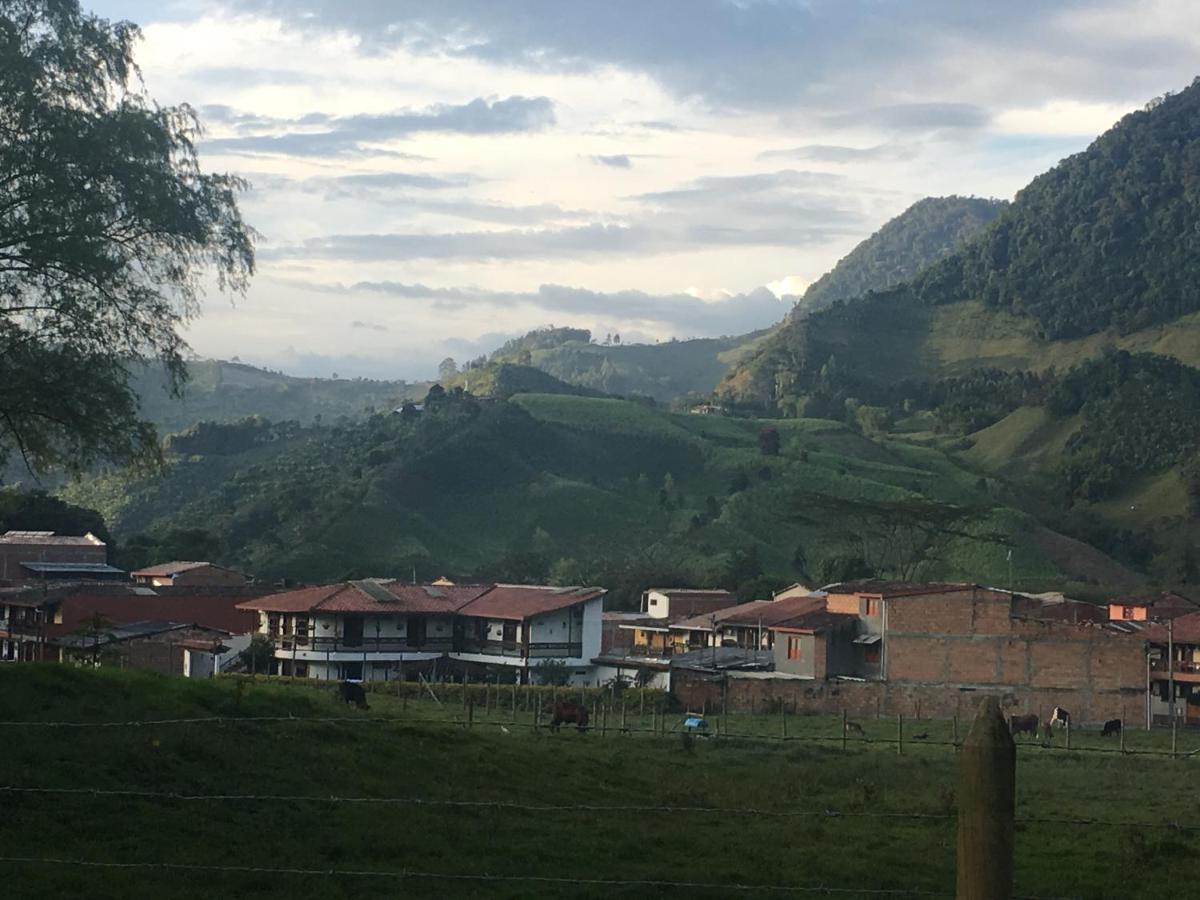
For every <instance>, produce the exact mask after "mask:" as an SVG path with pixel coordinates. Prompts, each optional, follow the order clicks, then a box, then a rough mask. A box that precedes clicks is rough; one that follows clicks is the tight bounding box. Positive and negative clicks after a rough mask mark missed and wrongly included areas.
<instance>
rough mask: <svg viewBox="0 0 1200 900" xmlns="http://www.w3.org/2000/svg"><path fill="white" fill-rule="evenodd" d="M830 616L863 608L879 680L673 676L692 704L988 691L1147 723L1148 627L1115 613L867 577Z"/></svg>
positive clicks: (863, 629) (913, 706)
mask: <svg viewBox="0 0 1200 900" xmlns="http://www.w3.org/2000/svg"><path fill="white" fill-rule="evenodd" d="M826 603H827V609H828V611H829V612H830V613H840V614H843V615H856V616H858V627H857V629H856V633H854V635H853V636H850V635H847V637H846V638H845V639H846V640H851V641H852V642H854V643H855V644H857V645H858V646H859V647H861V646H867V647H870V648H878V674H877V675H875V676H873V677H868V678H857V679H852V678H846V677H845V676H842V677H831V678H828V679H816V678H814V679H802V678H796V677H792V678H783V677H780V678H774V679H762V678H761V677H760V678H757V679H751V678H740V677H739V676H738V673H722V674H721V675H720V676H714V675H713V674H712V673H699V672H694V671H693V672H679V673H678V676H679V677H678V678H676V677H675V674H674V673H673V676H672V690H673V692H675V693H676V694H677V695H679V696H680V697H681V698H683V699H684V700H685V702H688V703H689V704H692V703H694V702H695V701H696V700H699V701H700V702H703V701H704V700H706V699H707V700H708V702H710V703H712V702H719V697H720V696H721V695H722V694H724V695H725V696H727V697H728V700H729V703H730V707H731V708H739V707H743V708H748V707H749V706H750V704H751V702H752V701H753V702H754V703H755V705H759V704H762V703H764V702H770V701H771V700H775V701H777V702H778V701H782V702H784V703H785V704H787V705H788V706H793V705H794V706H795V708H797V709H798V710H801V711H803V710H810V711H814V712H836V711H839V710H841V709H842V708H845V709H847V710H848V711H849V712H851V713H853V714H856V715H869V714H876V713H879V714H889V715H890V714H896V713H903V714H905V715H925V716H935V717H943V716H945V717H949V716H951V715H957V714H963V715H965V714H968V713H969V712H970V711H972V710H974V709H975V707H976V706H977V705H978V702H979V699H980V697H981V696H982V695H984V694H994V695H997V696H999V697H1000V698H1001V701H1002V703H1003V704H1004V705H1005V706H1006V707H1007V708H1008V709H1009V710H1010V711H1012V712H1019V713H1026V712H1033V713H1037V714H1038V715H1039V716H1043V717H1045V716H1048V715H1049V713H1050V711H1051V709H1052V708H1053V707H1055V706H1062V707H1065V708H1067V709H1069V710H1070V711H1071V712H1072V713H1073V715H1074V716H1075V718H1076V720H1077V721H1079V722H1099V721H1104V720H1106V719H1110V718H1123V719H1125V720H1126V721H1128V722H1136V721H1141V720H1142V719H1143V718H1144V714H1145V703H1146V650H1145V646H1146V645H1145V640H1144V638H1143V636H1142V635H1141V634H1140V633H1137V632H1130V631H1128V630H1122V629H1120V628H1119V627H1114V625H1113V624H1111V623H1109V622H1108V621H1107V618H1108V617H1107V610H1104V609H1101V608H1099V607H1094V606H1092V605H1091V604H1084V603H1073V602H1071V601H1059V602H1047V601H1044V600H1040V599H1037V598H1031V597H1025V596H1022V595H1020V594H1013V593H1010V592H1008V591H1001V590H996V589H992V588H985V587H980V586H979V585H971V584H904V583H895V582H878V581H870V582H855V583H847V584H841V585H836V586H833V587H831V588H829V589H828V596H827V600H826Z"/></svg>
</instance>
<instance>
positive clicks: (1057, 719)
mask: <svg viewBox="0 0 1200 900" xmlns="http://www.w3.org/2000/svg"><path fill="white" fill-rule="evenodd" d="M1050 724H1051V725H1053V726H1055V727H1057V728H1066V727H1067V726H1068V725H1070V724H1071V714H1070V713H1069V712H1067V711H1066V710H1065V709H1063V708H1062V707H1061V706H1056V707H1054V712H1052V713H1050Z"/></svg>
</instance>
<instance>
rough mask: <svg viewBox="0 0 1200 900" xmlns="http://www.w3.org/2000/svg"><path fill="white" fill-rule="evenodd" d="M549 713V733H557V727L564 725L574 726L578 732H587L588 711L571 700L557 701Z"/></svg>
mask: <svg viewBox="0 0 1200 900" xmlns="http://www.w3.org/2000/svg"><path fill="white" fill-rule="evenodd" d="M549 712H550V713H551V715H552V718H551V719H550V730H551V731H558V726H560V725H562V724H564V723H565V724H567V725H574V726H575V727H576V728H578V729H579V730H580V731H587V727H588V711H587V707H586V706H584V705H582V704H580V703H574V702H572V701H571V700H559V701H556V702H555V704H554V706H553V707H552V708H551V709H550V710H549Z"/></svg>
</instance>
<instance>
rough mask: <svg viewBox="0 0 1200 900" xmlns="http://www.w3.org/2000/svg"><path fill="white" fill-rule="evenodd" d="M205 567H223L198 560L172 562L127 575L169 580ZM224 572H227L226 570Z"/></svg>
mask: <svg viewBox="0 0 1200 900" xmlns="http://www.w3.org/2000/svg"><path fill="white" fill-rule="evenodd" d="M205 566H212V567H213V568H214V569H220V568H223V566H214V565H213V564H212V563H210V562H202V561H200V560H173V561H171V562H166V563H160V564H159V565H157V566H147V567H146V568H144V569H138V570H137V571H136V572H130V573H129V574H130V575H138V576H143V577H145V578H169V577H170V576H172V575H178V574H179V573H180V572H190V571H191V570H192V569H203V568H204V567H205ZM226 571H229V570H228V569H226Z"/></svg>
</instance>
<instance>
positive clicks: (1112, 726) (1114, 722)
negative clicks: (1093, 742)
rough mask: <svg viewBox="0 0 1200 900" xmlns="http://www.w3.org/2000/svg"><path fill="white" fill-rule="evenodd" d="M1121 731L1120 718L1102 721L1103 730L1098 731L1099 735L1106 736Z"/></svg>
mask: <svg viewBox="0 0 1200 900" xmlns="http://www.w3.org/2000/svg"><path fill="white" fill-rule="evenodd" d="M1120 733H1121V720H1120V719H1109V720H1108V721H1107V722H1105V723H1104V730H1103V731H1101V732H1100V737H1108V736H1109V735H1110V734H1120Z"/></svg>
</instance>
